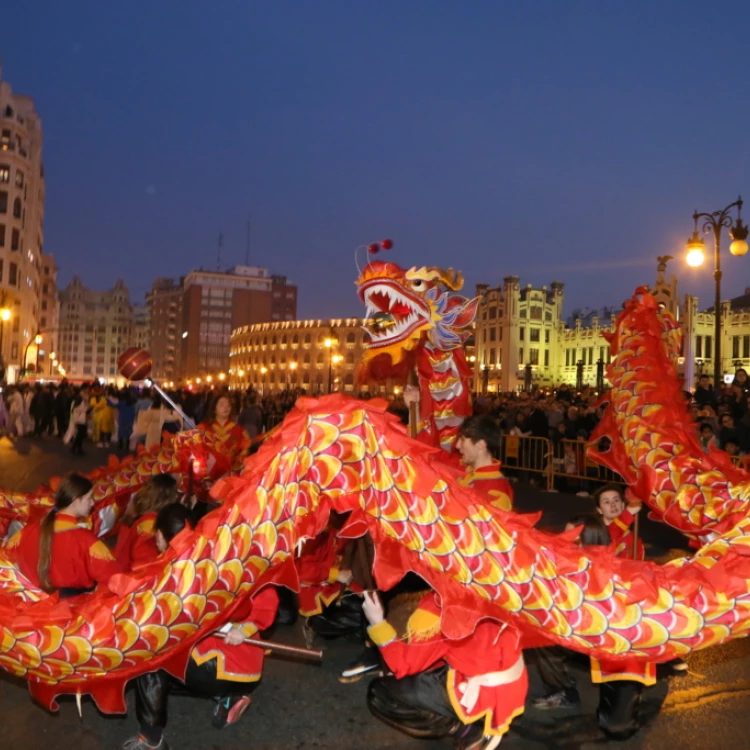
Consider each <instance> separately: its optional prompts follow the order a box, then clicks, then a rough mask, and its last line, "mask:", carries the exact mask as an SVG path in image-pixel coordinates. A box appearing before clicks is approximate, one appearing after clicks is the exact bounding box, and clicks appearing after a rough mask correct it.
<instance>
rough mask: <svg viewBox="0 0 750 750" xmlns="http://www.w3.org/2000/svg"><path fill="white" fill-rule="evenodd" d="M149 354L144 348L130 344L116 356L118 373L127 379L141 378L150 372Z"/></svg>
mask: <svg viewBox="0 0 750 750" xmlns="http://www.w3.org/2000/svg"><path fill="white" fill-rule="evenodd" d="M151 365H152V362H151V355H150V354H149V353H148V352H147V351H146V350H145V349H139V348H138V347H137V346H131V347H130V348H129V349H126V350H125V351H124V352H123V353H122V354H121V355H120V356H119V357H118V358H117V369H118V370H119V371H120V375H122V376H123V377H124V378H127V379H128V380H143V379H144V378H147V377H148V374H149V373H150V372H151Z"/></svg>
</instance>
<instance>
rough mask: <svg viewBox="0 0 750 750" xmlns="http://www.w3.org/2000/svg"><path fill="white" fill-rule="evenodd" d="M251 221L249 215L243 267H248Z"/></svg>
mask: <svg viewBox="0 0 750 750" xmlns="http://www.w3.org/2000/svg"><path fill="white" fill-rule="evenodd" d="M251 220H252V216H251V215H250V214H248V215H247V245H246V246H245V265H246V266H249V265H250V222H251Z"/></svg>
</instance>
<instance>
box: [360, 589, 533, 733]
mask: <svg viewBox="0 0 750 750" xmlns="http://www.w3.org/2000/svg"><path fill="white" fill-rule="evenodd" d="M440 612H441V609H440V605H439V604H438V601H437V597H436V595H435V594H434V593H430V594H427V596H425V597H424V599H422V601H421V602H420V603H419V607H418V608H417V610H416V611H415V612H414V614H413V615H412V616H411V617H410V618H409V623H408V625H407V635H406V640H401V639H399V638H398V635H397V633H396V631H395V630H394V629H393V627H392V626H391V625H390V623H388V621H386V620H384V621H383V622H381V623H379V624H378V625H374V626H372V627H370V628H368V633H369V636H370V639H371V640H372V641H373V643H375V644H376V645H377V646H379V647H380V651H381V653H382V654H383V658H384V659H385V661H386V663H387V664H388V666H389V668H390V669H391V670H392V671H393V673H394V675H395V676H396V677H398V678H402V677H406V676H407V675H411V674H417V673H418V672H423V671H424V670H426V669H429V668H430V667H436V666H440V665H442V664H447V665H448V667H449V668H450V669H449V671H448V678H447V684H446V687H447V689H448V694H449V696H450V699H451V704H452V705H453V708H454V709H455V711H456V714H457V715H458V717H459V718H460V719H461V721H463V722H464V723H466V724H470V723H473V722H475V721H478V720H479V719H481V718H484V722H485V734H504V733H505V732H506V731H507V729H508V727H509V726H510V722H511V721H512V720H513V718H514V717H515V716H518V715H519V714H521V713H523V708H524V701H525V699H526V693H527V691H528V676H527V673H526V667H525V666H524V663H523V657H522V654H521V648H520V643H519V635H518V633H517V632H516V630H515V629H513V628H511V627H507V626H505V625H501V624H499V623H497V622H494V621H491V620H483V621H480V622H479V623H477V626H476V630H475V631H474V633H473V634H472V635H470V636H468V637H466V638H462V639H460V640H455V641H452V640H448V639H447V638H445V637H444V636H443V634H442V632H441V631H440Z"/></svg>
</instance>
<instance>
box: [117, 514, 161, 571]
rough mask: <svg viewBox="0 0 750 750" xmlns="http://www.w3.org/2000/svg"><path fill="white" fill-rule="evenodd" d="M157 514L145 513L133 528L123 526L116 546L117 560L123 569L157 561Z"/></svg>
mask: <svg viewBox="0 0 750 750" xmlns="http://www.w3.org/2000/svg"><path fill="white" fill-rule="evenodd" d="M155 523H156V513H144V515H142V516H141V517H140V518H139V519H137V520H136V521H135V523H133V525H132V526H125V525H123V526H121V527H120V533H119V534H118V536H117V545H116V546H115V559H116V560H117V562H118V563H120V565H122V567H123V569H125V570H130V569H131V568H132V567H133V566H134V565H139V564H141V563H147V562H150V561H151V560H153V559H155V558H156V557H157V556H158V554H159V550H158V548H157V546H156V540H155V538H154V535H155V528H154V525H155Z"/></svg>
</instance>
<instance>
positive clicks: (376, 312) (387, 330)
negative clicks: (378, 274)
mask: <svg viewBox="0 0 750 750" xmlns="http://www.w3.org/2000/svg"><path fill="white" fill-rule="evenodd" d="M362 298H363V299H364V302H365V306H366V307H367V318H366V322H365V330H367V332H368V333H369V334H370V338H371V343H372V345H375V346H378V345H381V344H385V343H388V342H391V341H394V340H398V339H400V338H403V337H404V336H405V335H407V334H409V333H411V332H412V331H414V330H416V329H417V328H419V327H420V326H422V325H424V323H425V322H426V318H425V314H424V313H423V312H422V311H421V310H420V309H419V308H418V307H417V305H416V304H415V303H414V302H413V301H412V300H410V299H409V298H408V297H406V296H405V295H404V294H402V293H401V292H399V291H398V289H395V288H394V287H393V286H391V285H390V284H383V283H380V284H373V285H372V286H369V287H367V288H366V289H364V290H363V291H362Z"/></svg>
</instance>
